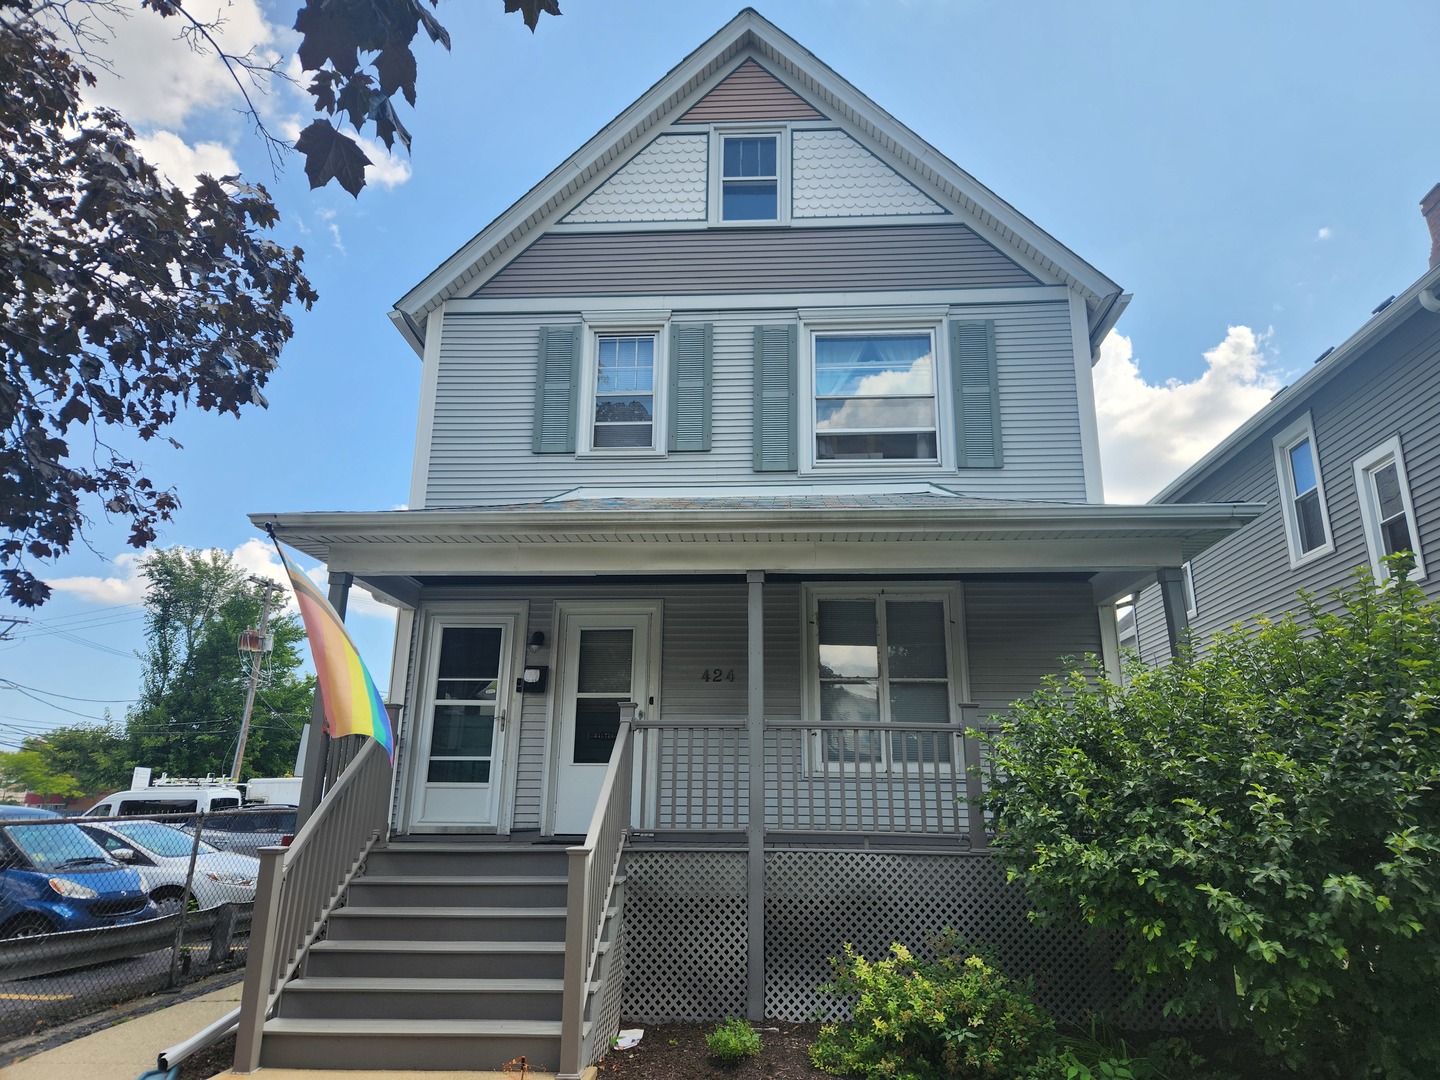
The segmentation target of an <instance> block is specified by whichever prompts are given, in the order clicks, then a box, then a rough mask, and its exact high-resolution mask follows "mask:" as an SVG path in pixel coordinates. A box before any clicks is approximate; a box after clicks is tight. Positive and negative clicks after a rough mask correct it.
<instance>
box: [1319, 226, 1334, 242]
mask: <svg viewBox="0 0 1440 1080" xmlns="http://www.w3.org/2000/svg"><path fill="white" fill-rule="evenodd" d="M1334 235H1335V234H1334V233H1333V232H1331V231H1330V226H1329V225H1322V226H1320V231H1319V232H1317V233H1316V234H1315V239H1316V240H1329V239H1330V237H1332V236H1334Z"/></svg>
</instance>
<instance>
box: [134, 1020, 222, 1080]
mask: <svg viewBox="0 0 1440 1080" xmlns="http://www.w3.org/2000/svg"><path fill="white" fill-rule="evenodd" d="M239 1022H240V1010H239V1009H238V1008H236V1009H232V1010H230V1012H228V1013H226V1014H225V1015H224V1016H222V1017H220V1019H219V1020H216V1021H215V1022H214V1023H213V1024H210V1025H208V1026H206V1027H203V1028H201V1029H200V1030H199V1031H197V1032H196V1033H195V1034H194V1035H191V1036H190V1038H188V1039H186V1040H185V1041H184V1042H178V1043H176V1044H175V1045H174V1046H167V1047H166V1048H165V1049H164V1050H161V1051H160V1053H159V1054H158V1055H157V1056H156V1058H155V1065H156V1067H157V1069H158V1070H159V1072H160V1073H161V1074H162V1075H163V1074H166V1073H169V1071H170V1070H171V1069H173V1068H175V1067H176V1066H178V1065H179V1064H180V1063H181V1062H182V1061H184V1060H185V1059H186V1058H188V1057H189V1056H190V1055H191V1054H195V1053H198V1052H199V1051H201V1050H204V1049H205V1048H206V1047H207V1046H210V1045H212V1044H214V1043H217V1042H219V1041H220V1040H221V1039H223V1038H224V1037H225V1036H226V1035H229V1034H230V1033H231V1032H232V1031H234V1030H235V1027H236V1025H237V1024H239Z"/></svg>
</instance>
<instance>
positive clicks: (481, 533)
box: [250, 495, 1264, 602]
mask: <svg viewBox="0 0 1440 1080" xmlns="http://www.w3.org/2000/svg"><path fill="white" fill-rule="evenodd" d="M1263 509H1264V507H1263V505H1260V504H1181V505H1173V504H1172V505H1162V506H1107V505H1102V504H1089V503H1085V504H1081V503H1037V502H1004V501H1000V500H991V499H975V498H970V497H965V496H936V495H895V496H888V497H887V496H883V495H880V496H863V497H856V496H848V497H843V496H823V497H817V496H811V497H786V498H768V499H764V498H762V499H756V498H748V499H737V498H715V499H700V498H685V499H673V498H667V499H644V498H617V499H571V500H568V501H561V502H543V503H513V504H505V505H494V506H477V507H467V508H447V509H433V510H385V511H373V512H310V513H294V514H252V515H251V518H250V520H251V521H253V522H254V523H255V524H256V525H257V526H260V527H262V528H264V527H266V526H272V527H273V528H274V530H275V533H276V535H277V536H278V537H279V538H280V539H281V540H284V541H285V542H286V543H288V544H290V545H291V546H292V547H295V548H298V549H299V550H301V551H303V552H305V553H306V554H307V555H311V556H313V557H314V558H316V559H319V560H320V561H322V562H324V563H326V564H327V565H328V566H329V568H330V569H331V570H332V571H345V572H349V573H351V574H354V575H355V577H356V578H357V579H358V580H360V581H361V583H362V584H370V585H373V586H377V587H379V589H380V591H383V592H386V593H388V594H389V595H392V596H394V597H396V598H397V599H399V600H401V601H402V602H408V601H407V599H406V597H405V596H404V595H403V593H404V592H405V591H406V590H404V589H397V588H396V583H397V582H400V581H406V580H408V581H411V582H413V583H414V588H415V590H416V591H417V592H418V588H419V587H420V582H421V580H422V579H424V578H425V577H429V576H436V575H443V576H446V577H451V578H453V577H456V576H466V575H475V576H481V575H485V576H494V575H505V574H517V575H520V574H523V575H533V574H565V575H592V574H595V575H599V574H628V575H633V574H637V573H641V574H645V573H653V574H683V573H708V574H713V573H727V572H735V573H738V572H742V571H745V570H767V571H772V572H776V573H807V572H811V573H922V572H924V573H958V572H983V571H1027V570H1028V571H1037V572H1057V571H1058V572H1069V573H1076V572H1078V573H1087V574H1091V575H1094V576H1095V578H1096V581H1097V588H1099V587H1101V586H1100V583H1101V582H1103V590H1104V591H1105V593H1106V595H1105V596H1098V597H1097V598H1098V599H1101V600H1106V599H1110V598H1111V597H1113V596H1116V595H1123V593H1124V592H1126V591H1129V590H1130V589H1131V588H1133V587H1135V586H1137V585H1138V584H1141V583H1143V582H1144V580H1146V578H1147V576H1148V575H1151V574H1153V573H1154V571H1155V570H1156V569H1157V568H1159V567H1162V566H1178V565H1180V563H1182V562H1184V561H1185V560H1186V559H1189V558H1191V557H1192V556H1194V555H1195V554H1197V553H1198V552H1200V551H1203V550H1204V549H1205V548H1207V547H1209V546H1210V545H1211V544H1213V543H1215V542H1216V541H1218V540H1220V539H1222V538H1223V537H1225V536H1227V535H1229V534H1230V533H1232V532H1234V531H1235V530H1237V529H1239V528H1241V527H1242V526H1244V525H1245V524H1246V523H1248V522H1249V521H1251V520H1253V519H1254V518H1255V517H1256V516H1258V515H1259V514H1260V512H1261V511H1262V510H1263ZM387 583H388V584H387Z"/></svg>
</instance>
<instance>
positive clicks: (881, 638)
mask: <svg viewBox="0 0 1440 1080" xmlns="http://www.w3.org/2000/svg"><path fill="white" fill-rule="evenodd" d="M957 610H958V598H957V597H956V595H955V594H954V593H953V592H952V591H950V590H941V591H940V592H930V591H918V590H917V591H910V590H903V589H897V590H891V589H885V590H880V591H863V590H861V591H855V590H832V589H830V588H828V587H827V588H823V589H822V588H820V587H816V588H815V589H814V590H812V591H811V594H810V618H809V624H810V646H811V648H810V656H811V661H810V662H811V664H812V672H811V679H812V680H813V681H812V683H811V687H812V691H813V693H814V704H813V710H812V713H813V715H814V717H815V719H817V720H818V721H819V722H820V724H821V725H822V727H821V728H820V729H819V731H820V734H821V741H820V746H819V750H818V756H819V761H818V762H817V764H819V765H844V764H852V765H854V764H862V763H863V764H869V765H880V764H884V763H886V762H889V763H891V764H895V765H903V764H906V763H917V762H936V761H950V760H951V758H952V755H953V754H954V753H955V750H954V745H953V743H954V739H955V736H956V729H954V728H953V727H952V721H953V720H954V719H955V715H956V712H955V705H954V703H955V701H957V700H958V698H959V694H958V692H957V689H956V688H957V686H958V683H959V679H958V673H957V667H958V663H957V660H956V655H957V653H956V649H955V642H954V641H953V638H952V633H951V627H952V625H954V620H955V618H956V612H957ZM886 728H890V729H892V730H889V731H886V730H885V729H886Z"/></svg>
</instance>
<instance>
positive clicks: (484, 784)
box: [409, 611, 524, 832]
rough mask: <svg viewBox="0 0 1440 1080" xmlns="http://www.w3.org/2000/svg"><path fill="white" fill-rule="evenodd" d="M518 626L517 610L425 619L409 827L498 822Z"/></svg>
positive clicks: (457, 828)
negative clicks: (424, 658)
mask: <svg viewBox="0 0 1440 1080" xmlns="http://www.w3.org/2000/svg"><path fill="white" fill-rule="evenodd" d="M523 627H524V616H523V613H520V612H518V611H517V612H514V613H512V614H508V615H501V616H497V617H495V618H484V617H479V616H469V617H467V616H463V615H455V616H449V615H445V616H435V617H433V618H432V619H431V621H430V624H429V634H428V635H427V650H426V651H427V659H428V662H427V663H426V665H425V673H426V682H425V684H424V686H423V688H422V690H423V696H422V697H421V699H420V700H421V709H420V715H419V717H418V720H419V724H418V727H417V729H416V738H415V753H414V757H413V759H412V760H413V763H414V764H413V766H412V772H411V784H410V792H411V794H410V799H409V802H410V815H409V824H410V828H411V829H412V830H414V831H416V832H468V831H474V832H488V831H491V830H494V829H496V828H497V826H498V825H499V824H500V823H501V814H500V810H501V806H502V802H501V799H502V789H504V788H505V787H506V784H505V780H506V773H505V766H506V758H507V753H506V750H507V744H508V742H509V741H510V740H509V739H508V737H507V735H508V728H509V721H510V712H511V696H512V687H513V686H514V681H515V668H516V660H515V656H514V653H515V647H516V641H517V640H518V638H519V635H520V632H521V630H522V628H523ZM517 719H518V718H517Z"/></svg>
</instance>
